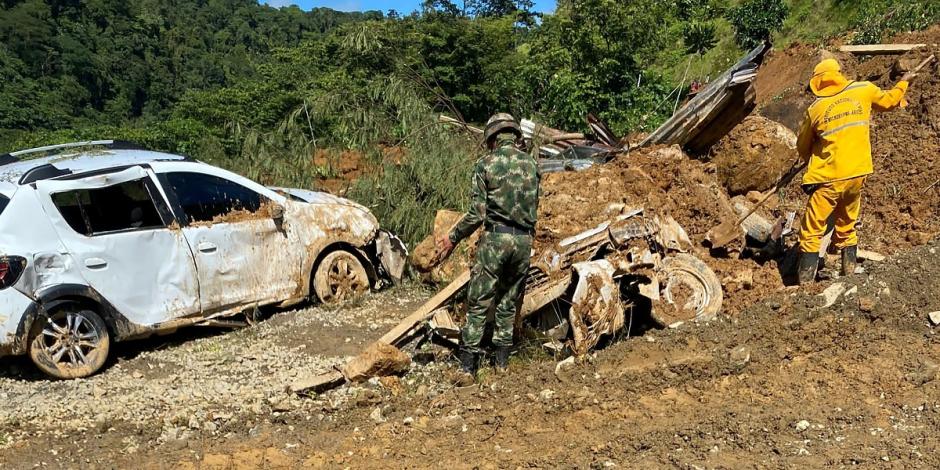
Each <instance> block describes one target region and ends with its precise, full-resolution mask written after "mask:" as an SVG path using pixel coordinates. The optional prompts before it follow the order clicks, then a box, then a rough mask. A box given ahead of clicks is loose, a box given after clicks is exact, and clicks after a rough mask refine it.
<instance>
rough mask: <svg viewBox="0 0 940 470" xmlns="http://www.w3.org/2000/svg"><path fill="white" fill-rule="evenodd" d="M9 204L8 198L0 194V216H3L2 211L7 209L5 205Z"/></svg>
mask: <svg viewBox="0 0 940 470" xmlns="http://www.w3.org/2000/svg"><path fill="white" fill-rule="evenodd" d="M9 203H10V198H8V197H6V196H4V195H3V194H0V215H2V214H3V210H4V209H6V208H7V204H9Z"/></svg>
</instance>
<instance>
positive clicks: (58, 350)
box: [29, 303, 111, 379]
mask: <svg viewBox="0 0 940 470" xmlns="http://www.w3.org/2000/svg"><path fill="white" fill-rule="evenodd" d="M33 332H34V333H33V334H32V335H31V336H30V338H29V357H30V359H32V361H33V364H35V365H36V367H37V368H39V370H41V371H43V372H45V373H46V374H48V375H50V376H52V377H55V378H57V379H77V378H81V377H88V376H90V375H92V374H94V373H96V372H98V371H99V370H101V367H102V366H104V363H105V362H106V361H107V360H108V353H109V352H110V350H111V335H110V334H109V332H108V327H107V325H106V324H105V323H104V320H102V319H101V317H100V316H99V315H98V314H97V313H95V312H94V311H92V310H90V309H88V308H86V307H84V306H82V305H79V304H72V303H69V304H66V305H63V306H60V307H58V308H56V309H55V310H54V311H52V312H51V313H49V314H48V315H47V316H45V317H43V318H42V319H41V320H40V323H39V325H37V326H36V327H35V328H34V329H33Z"/></svg>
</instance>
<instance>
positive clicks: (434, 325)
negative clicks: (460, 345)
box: [428, 307, 460, 338]
mask: <svg viewBox="0 0 940 470" xmlns="http://www.w3.org/2000/svg"><path fill="white" fill-rule="evenodd" d="M428 325H430V326H431V329H433V330H434V331H435V332H436V333H438V334H440V335H442V336H448V337H452V338H456V337H459V336H460V327H459V326H457V323H456V322H454V317H452V316H451V315H450V312H449V311H447V308H446V307H441V308H439V309H437V310H435V311H434V313H433V314H432V318H431V320H430V321H429V322H428Z"/></svg>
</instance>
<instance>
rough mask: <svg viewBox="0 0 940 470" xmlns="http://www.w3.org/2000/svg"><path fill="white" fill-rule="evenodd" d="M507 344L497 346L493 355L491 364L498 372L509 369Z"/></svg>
mask: <svg viewBox="0 0 940 470" xmlns="http://www.w3.org/2000/svg"><path fill="white" fill-rule="evenodd" d="M509 348H510V347H509V346H497V347H496V354H495V355H493V365H494V366H496V370H497V371H499V372H506V370H507V369H509Z"/></svg>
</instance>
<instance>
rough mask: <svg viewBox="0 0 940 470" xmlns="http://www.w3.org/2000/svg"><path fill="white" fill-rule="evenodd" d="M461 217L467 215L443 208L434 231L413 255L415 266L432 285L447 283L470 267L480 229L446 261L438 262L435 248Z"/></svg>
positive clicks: (437, 215) (438, 215) (436, 216)
mask: <svg viewBox="0 0 940 470" xmlns="http://www.w3.org/2000/svg"><path fill="white" fill-rule="evenodd" d="M461 217H463V214H462V213H460V212H454V211H449V210H443V209H442V210H439V211H437V214H436V215H435V216H434V231H433V232H432V233H431V234H430V235H428V236H427V238H425V239H424V240H422V241H421V243H419V244H418V246H416V247H415V249H414V251H413V252H412V254H411V264H412V265H413V266H414V267H415V268H416V269H417V270H418V271H419V272H421V273H424V274H425V275H426V277H427V278H428V279H429V280H430V281H431V282H436V283H441V284H447V283H449V282H451V281H453V280H454V279H456V278H457V276H459V275H460V274H461V273H463V272H464V271H466V270H467V269H469V268H470V264H471V263H472V261H473V253H474V250H475V247H476V244H477V240H479V238H480V230H477V231H476V232H475V233H473V234H472V235H471V236H469V237H467V239H466V240H464V241H463V242H461V243H460V244H459V245H458V246H457V248H456V249H455V250H454V252H453V253H451V255H450V257H448V258H447V259H446V260H439V259H438V253H437V246H435V240H436V238H437V237H438V236H442V235H445V234H448V233H450V231H451V229H452V228H453V227H454V225H456V224H457V222H459V221H460V218H461Z"/></svg>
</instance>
